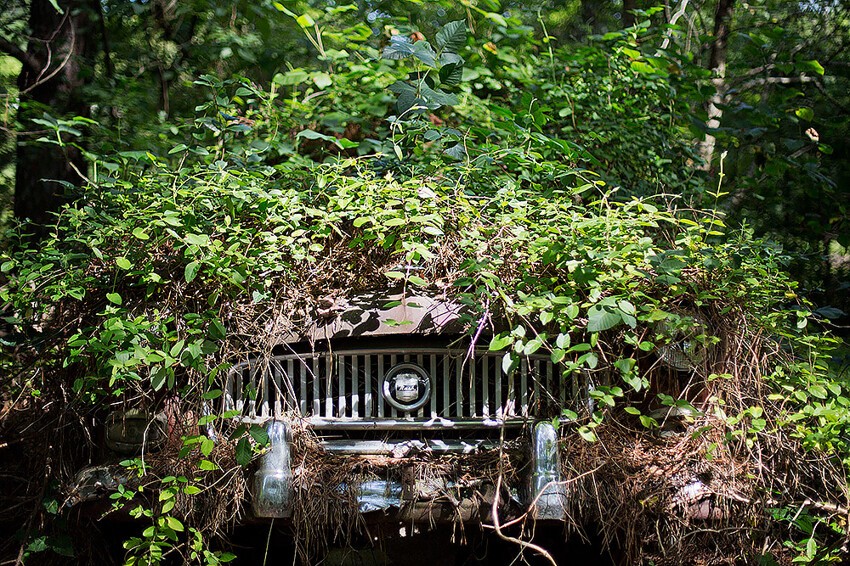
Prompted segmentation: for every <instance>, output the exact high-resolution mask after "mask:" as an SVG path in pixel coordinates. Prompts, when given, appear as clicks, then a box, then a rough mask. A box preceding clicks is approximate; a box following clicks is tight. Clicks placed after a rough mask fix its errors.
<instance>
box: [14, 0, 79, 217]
mask: <svg viewBox="0 0 850 566" xmlns="http://www.w3.org/2000/svg"><path fill="white" fill-rule="evenodd" d="M59 6H60V7H61V8H62V12H61V13H60V12H59V11H57V10H56V8H54V7H53V6H52V5H51V3H50V1H49V0H32V2H31V4H30V19H29V25H30V34H31V35H30V38H29V43H28V45H27V50H26V55H27V59H28V60H29V61H30V63H31V64H29V65H24V66H23V67H22V69H21V73H20V75H19V76H18V88H19V89H20V100H21V107H20V112H19V115H18V118H19V121H20V122H21V123H22V124H23V126H24V128H25V129H33V130H36V129H38V128H41V126H36V125H35V124H33V123H32V122H31V120H32V119H33V118H41V117H42V115H43V114H44V113H48V114H50V115H52V116H54V117H57V118H59V117H66V116H71V115H74V116H87V115H88V108H87V106H86V104H85V103H84V102H83V99H82V97H81V92H80V90H81V87H83V86H84V85H85V84H86V83H87V82H88V81H89V80H90V78H89V77H90V76H91V73H90V72H81V70H82V69H83V68H84V67H85V66H86V65H87V64H88V59H89V58H90V56H91V52H92V51H93V49H94V44H95V42H94V41H92V40H91V36H90V29H89V28H94V20H92V19H91V15H92V13H91V10H90V5H89V4H87V3H86V2H85V0H65V1H60V2H59ZM43 135H44V132H30V133H27V132H19V134H18V147H17V154H16V163H15V206H14V210H15V216H16V217H17V218H20V219H29V220H30V221H31V222H33V223H34V224H45V223H47V222H49V221H50V218H51V214H50V213H51V212H54V211H56V210H57V209H58V208H59V207H60V206H61V204H62V203H63V202H64V201H65V200H66V198H67V197H68V196H69V194H68V193H69V191H68V189H69V188H73V186H77V185H79V184H80V183H81V181H82V178H81V177H80V173H84V172H85V161H84V159H83V156H82V155H81V153H80V151H79V150H78V149H76V148H72V147H67V146H66V147H59V146H56V145H50V144H46V143H38V142H35V141H34V140H35V139H36V138H38V137H42V136H43ZM47 136H48V137H49V136H50V134H47ZM75 169H76V170H75Z"/></svg>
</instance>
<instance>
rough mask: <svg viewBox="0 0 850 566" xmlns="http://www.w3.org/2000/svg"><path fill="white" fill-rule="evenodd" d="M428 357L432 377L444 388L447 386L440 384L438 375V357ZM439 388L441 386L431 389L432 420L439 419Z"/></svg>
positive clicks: (433, 355) (430, 407)
mask: <svg viewBox="0 0 850 566" xmlns="http://www.w3.org/2000/svg"><path fill="white" fill-rule="evenodd" d="M428 357H429V358H430V361H431V368H430V371H431V375H433V376H434V379H435V380H437V383H439V384H440V385H442V387H445V384H442V383H440V382H439V378H440V374H438V373H437V355H436V354H431V355H430V356H428ZM438 388H439V385H438V386H435V387H432V388H431V403H430V404H429V409H430V417H431V418H432V419H435V418H437V389H438Z"/></svg>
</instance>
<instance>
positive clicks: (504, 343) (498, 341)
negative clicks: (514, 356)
mask: <svg viewBox="0 0 850 566" xmlns="http://www.w3.org/2000/svg"><path fill="white" fill-rule="evenodd" d="M512 343H513V337H511V335H510V334H508V333H507V332H502V333H501V334H497V335H496V336H493V338H492V339H491V340H490V346H489V348H488V349H489V350H490V351H491V352H498V351H500V350H504V349H505V348H507V347H508V346H510V345H511V344H512Z"/></svg>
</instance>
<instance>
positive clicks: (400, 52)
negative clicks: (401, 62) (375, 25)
mask: <svg viewBox="0 0 850 566" xmlns="http://www.w3.org/2000/svg"><path fill="white" fill-rule="evenodd" d="M411 55H413V43H412V42H411V41H410V39H408V38H407V37H405V36H403V35H394V36H392V37H391V38H390V44H389V45H387V46H386V47H385V48H384V51H383V52H382V53H381V57H383V58H384V59H404V58H405V57H410V56H411Z"/></svg>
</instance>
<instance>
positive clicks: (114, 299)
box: [106, 293, 122, 305]
mask: <svg viewBox="0 0 850 566" xmlns="http://www.w3.org/2000/svg"><path fill="white" fill-rule="evenodd" d="M106 300H107V301H109V302H110V303H112V304H115V305H120V304H121V303H122V300H121V295H119V294H118V293H107V294H106Z"/></svg>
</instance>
